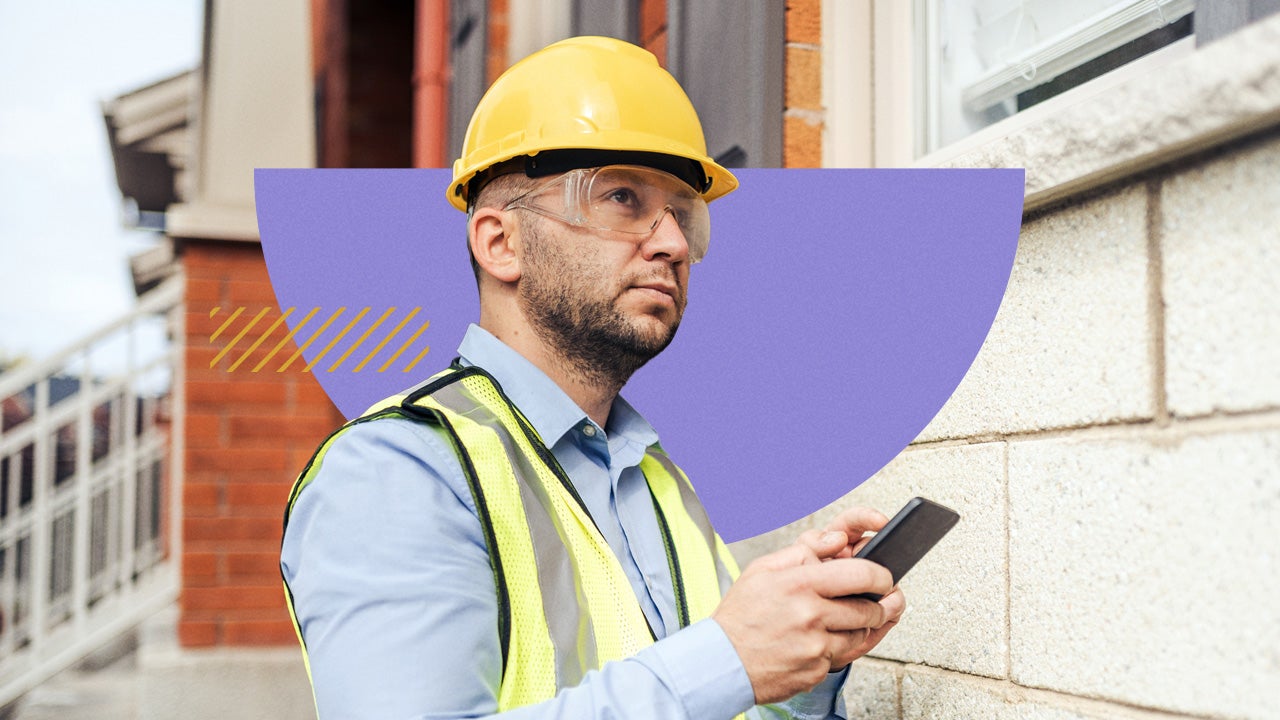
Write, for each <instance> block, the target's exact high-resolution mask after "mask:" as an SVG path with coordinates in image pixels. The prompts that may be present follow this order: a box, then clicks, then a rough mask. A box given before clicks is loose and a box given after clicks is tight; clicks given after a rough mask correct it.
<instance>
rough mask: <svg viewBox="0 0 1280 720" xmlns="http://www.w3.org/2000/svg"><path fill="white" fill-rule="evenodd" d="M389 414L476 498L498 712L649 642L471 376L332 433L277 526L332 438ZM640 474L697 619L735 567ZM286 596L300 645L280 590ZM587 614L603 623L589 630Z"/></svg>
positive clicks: (682, 489)
mask: <svg viewBox="0 0 1280 720" xmlns="http://www.w3.org/2000/svg"><path fill="white" fill-rule="evenodd" d="M392 415H394V416H397V417H401V418H404V419H407V420H414V421H418V422H426V423H431V424H432V425H434V426H436V427H437V428H439V429H440V430H441V431H442V432H444V433H445V434H446V435H447V436H448V437H449V439H450V442H451V444H452V445H453V447H454V450H455V451H457V453H458V456H459V462H460V463H461V464H462V466H463V470H464V474H465V475H467V481H468V485H470V486H471V490H472V493H473V495H474V496H475V500H476V503H475V504H476V510H477V514H478V516H479V520H480V523H481V525H482V527H483V531H484V534H485V543H486V545H487V546H489V548H488V549H489V553H490V562H491V565H492V566H493V569H494V582H495V584H496V586H497V587H496V589H497V591H498V593H499V612H500V613H501V616H500V617H499V619H498V622H499V630H500V635H502V636H503V638H504V647H503V651H504V662H505V666H504V668H503V673H502V681H501V686H500V687H499V688H498V709H499V711H500V712H505V711H506V710H511V709H514V708H517V707H521V706H524V705H529V704H532V703H536V702H540V701H542V700H547V699H550V698H552V697H554V696H555V695H556V692H557V691H558V690H559V689H561V688H566V687H572V686H575V685H577V684H579V683H580V682H581V681H582V678H583V677H584V676H585V674H586V672H588V671H590V670H593V669H598V668H600V667H601V666H602V665H603V664H605V663H607V662H610V661H612V660H617V659H622V658H626V657H630V656H632V655H634V654H635V653H637V652H639V651H640V650H641V649H643V648H644V647H646V646H648V645H649V644H651V643H652V642H653V631H652V629H651V628H650V627H649V624H648V621H647V620H646V619H645V616H644V613H643V611H642V610H641V609H640V604H639V602H638V601H637V600H636V597H635V591H634V589H633V588H632V587H631V584H630V581H629V580H628V579H627V577H626V573H625V572H624V571H623V570H622V566H621V564H620V563H619V562H618V559H617V557H616V556H615V555H614V553H613V550H612V549H611V548H610V547H609V545H608V543H607V542H606V541H605V539H604V536H603V535H601V534H600V531H599V529H598V528H596V526H595V523H594V520H593V519H592V518H591V516H590V514H589V513H588V512H587V511H586V508H585V506H584V505H583V504H582V501H581V499H580V498H579V497H578V495H577V491H576V490H575V489H574V488H573V485H572V483H571V482H570V480H569V479H568V477H567V476H565V475H564V471H563V470H562V469H561V468H560V466H559V463H558V462H557V461H556V460H555V458H554V456H553V455H551V452H550V450H549V449H548V448H547V447H546V445H545V443H543V442H542V440H541V438H539V437H538V436H537V432H536V431H535V430H533V428H532V426H531V425H530V424H529V423H528V421H527V420H525V419H524V418H523V415H521V414H520V411H519V410H518V409H517V408H516V407H515V406H514V405H512V404H511V403H510V401H509V400H508V399H507V398H506V396H505V395H503V394H502V392H501V389H500V388H499V387H498V385H497V383H496V382H495V381H494V380H493V379H492V378H491V377H489V376H488V375H487V374H485V373H484V371H482V370H480V369H479V368H467V369H460V368H453V369H451V370H448V371H445V372H443V373H440V374H438V375H437V376H435V377H433V378H432V380H431V381H428V382H427V383H424V384H423V385H422V386H420V388H419V389H418V390H416V391H414V392H411V393H408V394H406V395H400V396H396V397H394V398H389V399H388V400H385V401H383V402H381V403H378V404H377V405H375V406H374V407H373V408H371V409H370V412H369V414H367V415H366V416H364V417H361V418H358V419H356V420H353V421H352V422H351V423H349V424H348V425H347V426H344V428H342V429H340V430H339V431H338V432H335V433H334V434H333V435H331V436H330V437H329V438H328V440H326V441H325V443H324V444H322V445H321V447H320V448H319V449H318V450H317V452H316V455H315V457H313V458H312V460H311V462H310V463H308V465H307V468H306V469H305V470H304V471H303V473H302V474H301V476H300V477H299V478H298V480H297V481H296V482H295V485H294V489H293V492H292V493H291V494H290V498H289V506H288V508H287V509H286V511H285V522H286V524H287V523H288V517H289V513H290V511H291V510H292V508H293V504H294V502H295V501H296V500H297V497H298V495H299V494H300V493H301V492H302V491H303V490H305V488H306V486H307V485H308V484H309V483H310V481H311V479H312V477H314V475H315V473H316V472H317V471H318V470H319V466H320V464H321V462H322V461H323V459H324V454H325V451H326V450H327V449H328V447H329V445H330V444H331V443H332V441H333V440H334V439H335V438H337V437H338V436H339V435H340V434H341V433H342V432H343V431H344V430H345V429H346V427H349V426H350V425H353V424H357V423H361V422H368V421H371V420H374V419H376V418H380V417H385V416H392ZM640 467H641V471H642V472H643V473H644V475H645V479H646V481H647V482H648V484H649V487H650V491H651V492H652V493H653V496H654V502H655V507H656V508H657V509H658V511H659V517H660V518H665V520H666V523H667V524H668V525H669V528H668V529H667V530H666V531H665V532H664V533H663V541H664V544H665V545H666V550H667V552H668V553H669V554H670V559H671V567H672V568H673V572H674V573H675V576H674V577H673V578H672V580H673V583H674V584H675V586H676V587H677V588H681V587H683V588H686V590H687V592H682V593H681V594H682V595H684V594H687V595H688V596H689V599H690V600H692V602H690V603H689V604H688V614H689V616H690V620H691V621H697V620H700V619H702V618H704V617H706V616H708V615H710V613H711V611H712V610H714V608H715V605H716V604H717V603H718V602H719V598H720V596H721V595H722V594H723V592H724V591H725V590H727V589H728V586H729V583H731V582H732V578H733V577H735V576H736V574H737V566H736V563H734V561H733V557H732V556H731V555H730V554H729V552H728V549H727V548H726V547H725V545H724V543H723V542H722V541H721V540H720V538H719V536H717V535H716V534H715V532H714V530H712V528H711V524H710V522H709V520H708V519H707V515H706V511H705V510H703V509H702V505H701V504H700V503H699V502H698V500H697V497H696V496H695V495H694V494H693V490H692V488H691V487H690V486H689V484H688V479H687V478H685V476H684V473H682V472H681V471H680V469H679V468H678V467H676V465H675V464H674V463H672V462H671V460H670V459H669V458H667V456H666V455H665V453H662V452H661V451H660V450H658V449H657V448H650V449H649V451H648V452H647V453H646V456H645V459H644V460H643V461H642V462H641V466H640ZM713 568H714V569H713ZM713 575H714V576H715V577H714V578H713V577H712V576H713ZM285 595H286V599H287V601H288V604H289V610H290V616H291V618H292V619H293V621H294V627H295V630H298V631H299V633H298V635H299V640H300V641H302V640H303V638H302V634H301V632H300V630H301V629H300V627H299V626H298V624H297V617H296V615H294V608H293V598H292V596H291V593H290V592H289V589H288V586H287V585H286V586H285ZM678 602H681V601H680V600H678ZM593 617H594V618H601V619H603V620H602V622H601V623H599V624H598V625H596V624H594V623H593V622H592V618H593ZM508 625H509V627H508ZM302 645H303V654H304V658H305V657H306V643H305V642H303V643H302ZM309 670H310V668H309V666H308V671H309ZM308 674H309V672H308ZM739 717H741V716H739Z"/></svg>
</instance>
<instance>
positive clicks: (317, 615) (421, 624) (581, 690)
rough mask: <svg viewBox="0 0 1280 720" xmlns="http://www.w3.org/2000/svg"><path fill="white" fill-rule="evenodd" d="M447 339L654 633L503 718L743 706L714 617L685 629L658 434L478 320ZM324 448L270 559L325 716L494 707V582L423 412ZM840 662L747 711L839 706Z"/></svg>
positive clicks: (657, 714) (658, 718)
mask: <svg viewBox="0 0 1280 720" xmlns="http://www.w3.org/2000/svg"><path fill="white" fill-rule="evenodd" d="M458 352H459V354H460V355H461V357H462V360H463V363H464V364H474V365H478V366H480V367H483V368H484V369H485V370H486V371H488V372H489V374H491V375H492V376H493V377H494V378H495V379H496V380H497V381H498V383H499V384H500V385H501V386H502V388H503V390H504V391H505V392H506V393H507V396H508V397H509V398H510V399H511V401H512V402H513V403H515V405H516V407H518V408H520V410H521V411H522V412H523V413H524V414H525V416H526V417H527V418H528V419H529V422H530V423H532V425H533V426H534V428H535V429H536V430H537V431H538V434H539V435H540V436H541V437H542V438H543V440H544V441H546V442H547V443H549V444H550V445H551V451H552V453H553V454H554V455H555V457H556V459H557V460H558V461H559V462H560V464H561V466H563V467H564V470H565V472H566V473H567V474H568V475H569V477H570V478H571V479H572V480H573V483H574V486H575V487H576V488H577V490H578V493H579V494H580V495H581V496H582V499H583V501H584V502H585V503H586V506H587V509H588V510H589V511H590V512H591V515H592V516H593V517H594V518H595V520H596V524H597V525H598V526H599V527H600V530H601V532H602V533H603V534H604V536H605V539H606V540H607V541H608V542H609V546H610V547H611V548H613V551H614V553H615V554H616V555H617V557H618V560H619V561H620V562H621V564H622V567H623V569H624V570H625V571H626V573H627V577H628V578H629V579H630V581H631V586H632V588H633V589H634V590H635V593H636V598H637V599H638V600H639V601H640V606H641V608H643V610H644V614H645V616H646V617H647V618H648V619H649V624H650V625H651V626H652V628H653V630H654V633H655V634H656V635H657V636H658V638H659V639H658V642H656V643H655V644H653V645H652V646H650V647H648V648H646V649H644V650H642V651H640V652H639V653H637V654H636V655H635V656H633V657H631V658H628V659H626V660H622V661H620V662H613V663H608V664H606V665H605V666H604V667H603V668H601V669H600V670H598V671H592V672H590V673H588V674H587V675H586V677H585V678H584V679H583V680H582V682H581V683H580V684H579V685H578V686H577V687H573V688H568V689H565V690H563V691H561V692H560V693H559V694H558V695H557V696H556V697H555V698H554V699H552V700H548V701H546V702H543V703H539V704H537V705H532V706H529V707H524V708H520V709H518V710H514V711H511V712H508V713H505V714H503V715H502V716H501V717H503V718H511V719H512V720H514V719H515V718H528V719H532V718H567V719H573V720H585V719H588V718H606V717H607V718H619V719H620V720H631V719H634V720H678V719H682V718H689V719H690V720H713V719H715V718H725V719H728V718H731V717H733V716H735V715H737V714H738V713H741V712H744V711H746V710H748V708H750V707H751V705H752V702H753V699H754V693H753V691H752V689H751V683H750V681H749V680H748V678H747V673H746V671H745V670H744V669H743V666H742V662H741V660H739V658H738V655H737V652H736V651H735V650H734V649H733V646H732V644H730V642H729V639H728V638H727V637H726V636H725V634H724V631H723V630H721V629H720V626H719V625H718V624H717V623H716V622H715V621H714V620H711V619H706V620H703V621H701V622H697V623H694V624H693V625H691V626H689V627H687V628H685V629H683V630H681V629H680V624H679V620H678V618H677V615H676V607H675V597H674V594H673V592H672V583H671V576H670V570H669V568H668V565H667V557H666V552H665V550H664V548H663V544H662V537H661V535H660V533H659V530H658V525H657V519H656V518H655V516H654V513H653V503H652V500H651V499H650V495H649V491H648V488H647V486H646V483H645V479H644V476H643V474H642V473H641V472H640V470H639V467H638V466H639V464H640V460H641V459H642V458H643V457H644V452H645V449H646V448H647V447H649V446H650V445H652V444H653V443H656V442H657V441H658V435H657V433H656V432H654V430H653V428H652V427H651V426H650V425H649V423H648V422H647V421H645V419H644V418H643V417H641V416H640V414H639V413H638V412H636V411H635V409H634V408H632V407H631V406H630V405H629V404H628V403H627V402H626V401H625V400H623V399H622V398H618V399H617V400H615V401H614V404H613V408H612V411H611V412H610V414H609V420H608V423H607V425H606V427H604V428H601V427H600V426H598V425H596V424H595V423H594V422H592V421H591V419H590V418H588V417H587V415H586V413H584V412H583V411H582V410H581V409H580V408H579V407H578V406H577V404H576V403H574V402H573V400H572V399H570V398H569V396H568V395H566V394H565V393H564V391H563V390H561V389H560V387H559V386H557V385H556V384H555V383H554V382H553V381H552V380H551V379H550V378H548V377H547V376H546V375H545V374H544V373H543V372H542V371H541V370H539V369H538V368H537V367H535V366H534V365H533V364H532V363H530V362H529V361H528V360H526V359H525V358H524V357H523V356H521V355H520V354H519V353H517V352H515V351H514V350H512V349H511V348H509V347H507V346H506V345H505V344H503V343H502V342H501V341H499V340H498V339H497V338H495V337H494V336H493V335H491V334H489V333H488V332H486V331H485V330H482V329H480V328H479V327H477V326H475V325H472V326H471V327H470V328H469V329H468V331H467V334H466V336H465V337H464V338H463V341H462V345H461V346H460V347H459V349H458ZM319 462H320V463H321V464H320V467H319V470H318V473H317V474H316V476H315V478H314V479H313V481H312V482H311V484H310V485H308V486H307V488H306V490H305V491H304V492H302V493H301V495H300V496H299V498H298V500H297V503H296V504H295V506H294V509H293V512H292V514H291V516H290V518H289V525H288V528H287V531H286V533H285V537H284V544H283V547H282V549H281V561H280V563H281V569H282V571H283V573H284V576H285V579H286V580H287V581H288V583H289V587H290V589H291V590H292V592H293V598H294V604H295V609H296V612H297V616H298V622H299V624H300V625H301V627H302V633H303V637H304V638H305V639H306V644H307V652H308V655H309V657H310V661H311V673H312V679H313V682H314V686H315V693H316V702H317V704H318V706H319V710H320V717H321V718H323V719H324V720H331V719H334V718H377V719H378V720H386V719H398V718H424V719H425V718H477V717H483V716H488V715H490V714H492V713H496V712H497V697H498V686H499V683H500V680H501V671H502V652H501V647H500V643H499V638H498V631H497V627H498V624H497V617H498V606H497V593H496V591H495V589H494V580H493V573H492V571H491V570H490V567H489V557H488V554H487V551H486V549H485V542H484V535H483V533H482V531H481V528H480V522H479V520H478V517H477V514H476V509H475V505H474V502H473V500H472V497H471V492H470V490H469V489H468V487H467V482H466V479H465V478H464V476H463V474H462V468H461V466H460V464H459V463H458V459H457V456H456V455H455V454H454V451H453V450H452V448H451V446H450V445H449V442H448V440H447V439H445V438H444V437H443V436H442V435H441V434H440V431H438V430H437V429H436V428H433V427H431V426H428V425H425V424H422V423H417V422H413V421H409V420H402V419H399V418H388V419H380V420H377V421H375V422H367V423H360V424H357V425H354V426H352V427H350V428H348V429H347V430H346V432H344V433H343V434H342V435H341V436H340V437H338V438H337V439H336V440H335V441H334V442H333V444H332V445H330V447H329V449H328V451H327V452H326V453H325V455H324V457H323V459H322V460H320V461H319ZM845 674H846V673H844V672H840V673H833V674H831V675H829V676H828V678H827V679H826V680H825V681H824V682H823V683H822V684H821V685H819V686H818V687H817V688H816V689H815V690H814V691H812V692H810V693H805V694H802V695H798V696H796V697H795V698H792V699H791V700H790V701H788V702H787V703H783V704H780V705H777V706H770V707H768V708H764V707H762V708H756V709H754V710H752V711H751V713H750V714H749V717H758V718H766V717H795V718H804V719H806V720H807V719H809V718H815V719H817V718H824V719H825V718H832V717H843V713H844V708H843V703H842V701H841V700H840V699H839V690H840V687H841V686H842V685H843V683H844V678H845ZM837 704H838V705H837ZM780 711H785V713H789V715H788V714H785V713H783V712H780Z"/></svg>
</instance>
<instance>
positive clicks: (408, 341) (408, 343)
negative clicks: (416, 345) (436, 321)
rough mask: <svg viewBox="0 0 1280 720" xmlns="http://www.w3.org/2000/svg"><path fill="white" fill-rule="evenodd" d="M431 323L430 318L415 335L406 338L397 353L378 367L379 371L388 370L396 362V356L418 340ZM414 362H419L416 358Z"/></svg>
mask: <svg viewBox="0 0 1280 720" xmlns="http://www.w3.org/2000/svg"><path fill="white" fill-rule="evenodd" d="M430 324H431V321H430V320H427V321H425V322H423V323H422V327H420V328H418V331H417V332H415V333H414V334H413V335H411V336H410V337H409V339H408V340H406V341H405V343H404V344H403V345H401V346H400V349H399V350H397V351H396V354H395V355H392V356H391V359H390V360H388V361H386V362H385V363H383V364H382V367H380V368H378V372H382V371H383V370H386V369H387V368H389V367H391V363H393V362H395V361H396V358H398V357H400V353H402V352H404V351H405V350H408V349H409V346H410V345H412V344H413V341H414V340H417V339H418V336H419V335H421V334H422V331H423V330H426V329H427V326H428V325H430ZM424 352H425V351H424ZM414 362H417V360H414Z"/></svg>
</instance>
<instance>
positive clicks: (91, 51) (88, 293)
mask: <svg viewBox="0 0 1280 720" xmlns="http://www.w3.org/2000/svg"><path fill="white" fill-rule="evenodd" d="M202 7H203V4H202V3H201V2H200V1H199V0H112V2H94V1H92V0H47V1H42V2H30V1H22V0H0V360H3V359H5V358H6V357H7V358H14V357H22V356H25V357H27V358H31V359H36V360H38V359H40V358H43V357H47V356H49V355H52V354H54V353H56V352H57V351H58V350H60V349H62V348H64V347H66V346H68V345H70V344H71V343H73V342H75V341H76V340H78V339H79V338H81V337H83V336H85V335H87V334H88V333H91V332H92V331H93V330H94V329H96V328H98V327H100V326H102V325H103V324H105V323H107V322H110V321H111V320H113V319H115V318H116V317H119V316H120V315H122V314H124V313H125V312H127V311H128V309H129V308H130V307H131V306H132V304H133V303H134V301H135V299H136V298H135V296H134V293H133V284H132V281H131V279H130V274H129V261H128V258H129V255H130V254H132V253H135V252H138V251H139V250H143V249H146V248H147V247H151V246H154V245H155V244H156V242H158V240H159V237H160V236H159V235H158V234H156V233H153V232H146V231H139V230H128V229H125V228H124V227H123V220H122V218H123V206H122V203H121V198H120V193H119V189H118V188H117V187H116V184H115V175H114V169H113V166H112V163H111V151H110V148H109V147H108V145H107V135H106V127H105V124H104V122H103V119H102V108H101V103H102V101H104V100H109V99H111V98H114V97H116V96H119V95H122V94H124V93H126V92H128V91H130V90H133V89H135V88H138V87H141V86H143V85H146V84H149V83H151V82H153V81H155V80H159V79H161V78H164V77H167V76H170V75H173V74H175V73H177V72H180V71H182V70H186V69H190V68H192V67H194V66H195V65H196V64H197V63H198V61H199V57H200V24H201V22H202V17H203V9H202Z"/></svg>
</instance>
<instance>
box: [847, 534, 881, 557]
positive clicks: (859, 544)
mask: <svg viewBox="0 0 1280 720" xmlns="http://www.w3.org/2000/svg"><path fill="white" fill-rule="evenodd" d="M874 537H875V535H867V536H866V537H863V538H862V539H860V540H857V541H855V542H853V543H852V548H851V549H850V551H849V555H850V557H852V556H853V555H857V554H858V553H859V552H860V551H861V550H862V548H864V547H866V546H867V543H869V542H871V539H872V538H874Z"/></svg>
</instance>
